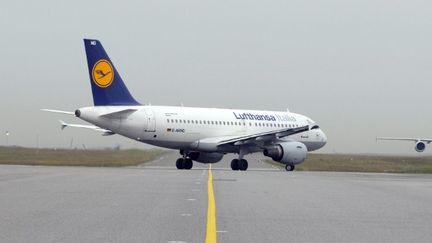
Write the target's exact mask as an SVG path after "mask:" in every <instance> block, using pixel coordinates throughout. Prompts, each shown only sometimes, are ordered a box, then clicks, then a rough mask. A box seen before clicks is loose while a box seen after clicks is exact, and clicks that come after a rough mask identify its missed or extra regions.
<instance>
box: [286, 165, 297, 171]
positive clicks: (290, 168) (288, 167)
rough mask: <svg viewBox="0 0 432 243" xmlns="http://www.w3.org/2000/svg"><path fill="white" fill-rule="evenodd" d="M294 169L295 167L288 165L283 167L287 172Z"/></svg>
mask: <svg viewBox="0 0 432 243" xmlns="http://www.w3.org/2000/svg"><path fill="white" fill-rule="evenodd" d="M294 169H295V165H290V164H288V165H285V170H287V171H293V170H294Z"/></svg>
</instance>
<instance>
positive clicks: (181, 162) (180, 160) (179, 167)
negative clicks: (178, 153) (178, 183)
mask: <svg viewBox="0 0 432 243" xmlns="http://www.w3.org/2000/svg"><path fill="white" fill-rule="evenodd" d="M183 160H184V159H183V158H180V159H177V161H176V167H177V169H179V170H183V169H184V165H183V164H184V162H183Z"/></svg>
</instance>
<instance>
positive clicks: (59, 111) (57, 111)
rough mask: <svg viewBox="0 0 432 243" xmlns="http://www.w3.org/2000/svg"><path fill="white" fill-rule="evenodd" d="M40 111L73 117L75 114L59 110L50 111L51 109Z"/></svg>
mask: <svg viewBox="0 0 432 243" xmlns="http://www.w3.org/2000/svg"><path fill="white" fill-rule="evenodd" d="M41 111H46V112H53V113H60V114H67V115H75V112H73V111H61V110H51V109H41Z"/></svg>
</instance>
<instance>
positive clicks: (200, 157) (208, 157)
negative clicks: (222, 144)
mask: <svg viewBox="0 0 432 243" xmlns="http://www.w3.org/2000/svg"><path fill="white" fill-rule="evenodd" d="M188 156H189V158H190V159H191V160H195V161H198V162H201V163H216V162H219V161H221V160H222V158H223V156H224V154H221V153H207V152H189V153H188Z"/></svg>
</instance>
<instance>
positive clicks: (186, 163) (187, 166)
mask: <svg viewBox="0 0 432 243" xmlns="http://www.w3.org/2000/svg"><path fill="white" fill-rule="evenodd" d="M192 166H193V163H192V160H191V159H184V160H183V168H184V169H185V170H190V169H192Z"/></svg>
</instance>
